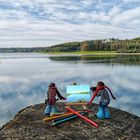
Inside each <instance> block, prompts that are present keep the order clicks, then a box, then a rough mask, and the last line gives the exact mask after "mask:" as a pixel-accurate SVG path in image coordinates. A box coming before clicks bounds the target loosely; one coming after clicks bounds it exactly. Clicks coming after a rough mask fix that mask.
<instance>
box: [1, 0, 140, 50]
mask: <svg viewBox="0 0 140 140" xmlns="http://www.w3.org/2000/svg"><path fill="white" fill-rule="evenodd" d="M0 4H2V6H0V32H1V34H0V47H34V46H35V47H38V46H50V45H53V44H57V43H62V42H67V41H81V40H85V39H97V38H110V37H115V38H133V37H137V36H139V32H138V29H139V25H140V20H139V19H140V15H139V13H140V8H139V7H140V6H139V5H137V7H136V6H135V7H131V9H127V8H125V7H124V6H123V5H122V3H121V2H117V1H114V2H113V1H109V2H103V1H98V2H97V1H92V0H87V1H86V0H80V1H78V2H76V1H74V0H72V1H70V0H69V1H59V2H58V1H57V0H51V1H50V0H40V1H38V0H32V1H28V0H22V1H21V0H7V1H5V0H1V2H0ZM126 7H127V6H126ZM114 33H115V34H114Z"/></svg>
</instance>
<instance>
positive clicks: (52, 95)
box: [47, 86, 65, 105]
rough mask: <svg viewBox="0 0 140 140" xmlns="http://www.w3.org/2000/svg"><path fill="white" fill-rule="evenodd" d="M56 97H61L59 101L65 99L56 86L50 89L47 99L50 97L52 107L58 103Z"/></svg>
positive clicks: (49, 101)
mask: <svg viewBox="0 0 140 140" xmlns="http://www.w3.org/2000/svg"><path fill="white" fill-rule="evenodd" d="M56 95H57V96H58V97H59V99H60V100H61V99H64V100H65V98H64V97H63V96H62V95H61V94H60V93H59V91H58V89H57V87H56V86H51V87H49V89H48V91H47V97H48V103H49V104H51V105H54V104H55V102H56V100H57V99H56Z"/></svg>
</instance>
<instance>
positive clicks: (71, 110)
mask: <svg viewBox="0 0 140 140" xmlns="http://www.w3.org/2000/svg"><path fill="white" fill-rule="evenodd" d="M66 109H67V110H68V111H70V112H72V113H74V114H76V115H77V116H79V117H80V118H82V119H83V120H85V121H86V122H89V123H90V124H92V125H94V126H95V127H99V126H98V124H96V123H95V122H93V121H91V120H90V119H88V118H86V117H84V116H82V115H81V114H79V113H78V112H76V111H74V110H73V109H71V108H68V107H66Z"/></svg>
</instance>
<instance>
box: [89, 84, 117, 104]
mask: <svg viewBox="0 0 140 140" xmlns="http://www.w3.org/2000/svg"><path fill="white" fill-rule="evenodd" d="M104 88H107V89H108V90H109V92H110V94H111V96H112V98H113V99H114V100H116V98H115V97H114V95H113V93H112V92H111V90H110V88H109V87H107V86H100V87H97V88H96V91H95V92H94V94H93V96H92V98H91V100H90V101H89V104H91V103H92V101H93V100H94V98H95V96H97V94H98V91H99V90H103V89H104Z"/></svg>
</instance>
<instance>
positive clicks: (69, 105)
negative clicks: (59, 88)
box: [65, 85, 98, 127]
mask: <svg viewBox="0 0 140 140" xmlns="http://www.w3.org/2000/svg"><path fill="white" fill-rule="evenodd" d="M74 86H77V85H73V86H69V87H68V88H67V93H68V94H70V92H71V93H72V94H73V90H76V89H77V91H74V92H75V93H78V87H77V88H76V87H74ZM83 86H85V87H86V88H85V89H84V88H82V89H81V90H82V92H83V94H84V93H88V92H90V88H89V86H88V85H83ZM79 87H80V88H81V87H82V85H80V86H79ZM71 88H73V89H72V90H71ZM79 91H80V90H79ZM86 105H87V102H86V101H84V102H82V101H79V102H67V103H66V107H65V108H66V109H67V110H68V111H70V112H71V113H74V114H75V115H77V116H78V117H80V118H82V119H83V120H85V121H86V122H88V123H90V124H92V125H94V126H95V127H98V124H96V123H95V122H93V121H91V120H90V119H88V118H86V117H85V116H83V115H81V114H80V113H79V112H77V111H75V110H73V109H71V106H82V108H83V110H84V111H87V112H88V110H87V107H86Z"/></svg>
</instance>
